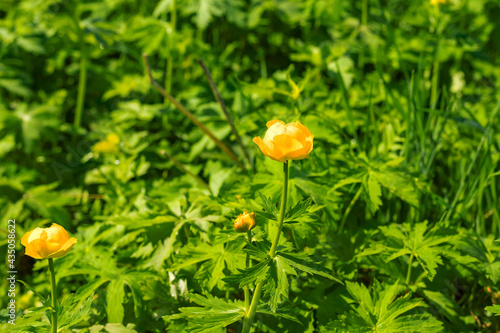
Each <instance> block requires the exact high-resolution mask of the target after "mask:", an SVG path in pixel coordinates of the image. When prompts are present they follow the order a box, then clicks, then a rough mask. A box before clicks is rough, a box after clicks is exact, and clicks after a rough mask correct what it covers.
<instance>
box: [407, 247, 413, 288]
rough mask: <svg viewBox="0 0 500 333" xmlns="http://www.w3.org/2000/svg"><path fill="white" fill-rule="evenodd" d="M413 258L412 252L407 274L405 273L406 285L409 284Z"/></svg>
mask: <svg viewBox="0 0 500 333" xmlns="http://www.w3.org/2000/svg"><path fill="white" fill-rule="evenodd" d="M413 258H414V255H413V252H412V253H411V256H410V262H409V263H408V272H407V273H406V285H409V284H410V277H411V265H412V264H413Z"/></svg>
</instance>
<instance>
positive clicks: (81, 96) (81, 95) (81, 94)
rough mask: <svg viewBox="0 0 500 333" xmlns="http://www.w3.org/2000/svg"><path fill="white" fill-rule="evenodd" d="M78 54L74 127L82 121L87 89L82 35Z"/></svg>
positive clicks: (85, 59)
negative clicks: (79, 53)
mask: <svg viewBox="0 0 500 333" xmlns="http://www.w3.org/2000/svg"><path fill="white" fill-rule="evenodd" d="M81 44H82V45H81V47H82V49H81V56H80V78H79V80H78V95H77V97H76V110H75V122H74V124H75V127H80V124H81V122H82V111H83V104H84V103H85V90H86V89H87V54H86V52H85V50H84V49H83V47H84V46H83V37H82V43H81Z"/></svg>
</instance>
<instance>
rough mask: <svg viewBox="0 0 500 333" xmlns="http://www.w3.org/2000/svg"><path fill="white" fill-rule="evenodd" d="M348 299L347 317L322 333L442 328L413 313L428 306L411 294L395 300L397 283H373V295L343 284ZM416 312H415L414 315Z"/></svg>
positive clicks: (360, 285)
mask: <svg viewBox="0 0 500 333" xmlns="http://www.w3.org/2000/svg"><path fill="white" fill-rule="evenodd" d="M346 287H347V291H348V293H349V295H350V297H351V300H350V307H351V310H350V311H349V313H346V314H344V315H341V316H339V319H338V320H335V321H333V322H331V323H330V324H328V325H327V327H325V328H324V329H325V332H360V333H361V332H412V333H413V332H414V333H416V332H442V330H443V327H442V324H441V323H440V322H439V321H438V320H436V319H435V318H433V317H432V316H431V315H430V314H428V313H425V312H424V313H419V312H418V311H417V310H416V309H418V310H420V309H419V308H425V307H427V305H426V304H425V302H424V301H423V300H421V299H418V298H414V299H411V294H406V295H404V296H400V297H397V296H398V294H399V293H400V292H399V291H398V289H399V286H398V283H396V284H394V285H392V286H391V285H384V284H378V283H375V285H374V290H373V293H371V292H370V290H368V288H366V287H365V286H364V285H362V284H358V283H355V282H346ZM416 311H417V312H416Z"/></svg>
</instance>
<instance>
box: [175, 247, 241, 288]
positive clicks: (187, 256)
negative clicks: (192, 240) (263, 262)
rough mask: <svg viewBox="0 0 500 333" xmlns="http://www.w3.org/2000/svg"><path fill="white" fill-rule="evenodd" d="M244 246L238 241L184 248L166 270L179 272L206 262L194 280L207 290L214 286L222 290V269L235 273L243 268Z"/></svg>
mask: <svg viewBox="0 0 500 333" xmlns="http://www.w3.org/2000/svg"><path fill="white" fill-rule="evenodd" d="M244 246H245V243H244V242H241V241H239V240H236V241H234V242H227V243H219V244H214V245H212V246H210V245H208V244H206V243H200V244H198V245H197V246H196V245H190V246H186V247H184V248H183V249H182V250H181V251H180V252H179V253H178V255H176V256H175V258H176V262H175V263H173V264H172V266H171V267H170V268H168V270H170V271H174V270H179V269H182V268H184V267H187V266H190V265H193V264H197V263H201V262H203V261H206V262H205V263H203V264H202V265H201V267H200V268H199V269H198V271H197V272H196V274H195V278H196V279H197V281H198V282H199V283H200V284H201V285H202V286H203V287H205V288H206V289H207V290H212V289H213V288H214V287H215V286H218V287H219V288H221V289H223V287H224V283H225V282H227V280H226V278H225V273H224V269H225V268H226V267H227V268H228V269H229V271H231V272H234V273H235V272H237V271H238V270H239V269H242V268H243V267H244V263H245V255H244V253H243V252H242V251H241V250H242V248H243V247H244Z"/></svg>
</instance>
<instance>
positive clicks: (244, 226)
mask: <svg viewBox="0 0 500 333" xmlns="http://www.w3.org/2000/svg"><path fill="white" fill-rule="evenodd" d="M256 225H257V218H256V217H255V213H254V212H252V213H247V212H246V211H243V214H240V215H238V217H237V218H236V220H235V221H234V229H236V231H238V232H247V231H250V230H252V229H253V228H255V226H256Z"/></svg>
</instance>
